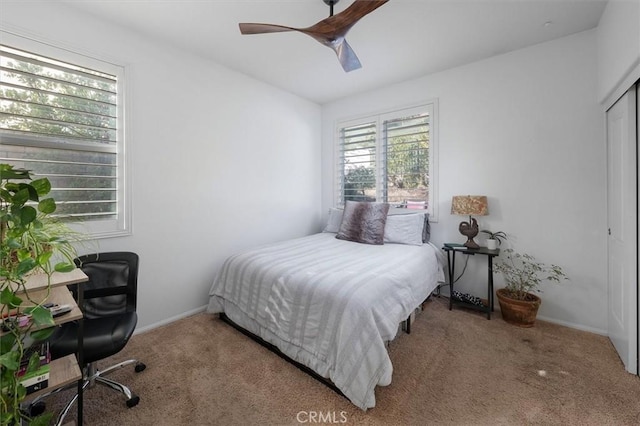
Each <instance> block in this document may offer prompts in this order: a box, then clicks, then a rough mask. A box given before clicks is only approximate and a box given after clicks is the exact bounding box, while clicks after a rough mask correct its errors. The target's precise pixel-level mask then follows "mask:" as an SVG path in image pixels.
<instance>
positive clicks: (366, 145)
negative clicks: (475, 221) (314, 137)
mask: <svg viewBox="0 0 640 426" xmlns="http://www.w3.org/2000/svg"><path fill="white" fill-rule="evenodd" d="M436 110H437V109H436V102H435V101H434V102H432V103H429V104H425V105H422V106H418V107H413V108H407V109H402V110H398V111H393V112H388V113H384V114H379V115H375V116H369V117H363V118H362V119H358V120H350V121H345V122H341V123H339V124H338V129H337V130H338V148H337V153H338V155H337V167H336V170H337V176H336V182H337V189H336V195H337V197H336V198H337V200H336V202H337V204H338V205H343V204H344V202H345V201H347V200H353V201H378V202H386V203H390V204H392V205H395V206H402V207H407V206H409V207H413V208H420V207H424V208H427V209H428V210H429V212H430V215H431V217H432V219H435V213H436V212H435V205H434V202H433V200H434V199H435V198H434V194H435V191H436V188H435V172H436V165H435V162H434V158H435V155H434V154H435V151H436V135H435V132H434V128H435V126H436V123H435V120H436V118H435V114H436Z"/></svg>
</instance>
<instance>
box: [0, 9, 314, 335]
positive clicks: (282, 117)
mask: <svg viewBox="0 0 640 426" xmlns="http://www.w3.org/2000/svg"><path fill="white" fill-rule="evenodd" d="M1 12H2V15H0V19H1V21H0V28H2V29H3V30H11V31H16V30H17V31H18V32H20V33H23V34H30V35H34V36H35V37H36V38H39V39H44V40H45V41H48V42H51V43H54V44H55V45H58V46H60V45H62V46H63V47H68V48H70V49H72V50H76V51H80V52H81V53H91V54H93V55H98V56H99V57H101V58H103V59H104V58H106V59H113V60H115V61H116V62H118V63H120V64H124V65H126V66H127V69H126V73H127V86H128V88H129V92H128V97H129V99H128V103H127V106H128V108H129V121H128V122H127V126H128V128H129V129H128V130H129V133H128V139H127V145H128V149H129V151H128V152H129V154H130V156H131V160H132V169H131V171H132V176H131V177H132V184H133V185H132V190H133V197H132V200H133V235H132V236H130V237H125V238H114V239H105V240H100V241H99V246H98V249H99V250H101V251H111V250H132V251H136V252H138V253H139V255H140V257H141V269H140V275H139V299H138V300H139V302H138V312H139V318H140V320H139V324H138V328H139V329H140V328H144V327H147V326H150V325H152V324H158V323H160V322H164V321H166V320H167V319H170V318H172V317H176V316H179V315H182V314H184V313H186V312H190V311H193V310H195V309H198V308H200V307H202V306H204V305H205V304H206V302H207V294H208V290H209V287H210V285H211V282H212V279H213V276H214V274H215V272H216V269H217V268H218V267H219V266H220V264H221V262H222V261H223V260H224V258H226V257H227V256H228V255H230V254H232V253H233V252H234V251H236V250H238V249H242V248H244V247H249V246H255V245H257V244H261V243H265V242H269V241H274V240H280V239H285V238H289V237H296V236H301V235H306V234H308V233H311V232H313V231H315V230H317V228H318V226H319V225H318V224H319V222H318V221H319V220H320V214H321V213H320V212H321V210H320V197H319V195H318V194H319V193H320V187H321V183H320V164H319V161H318V159H319V158H320V152H321V148H320V121H321V111H320V107H319V106H318V105H316V104H313V103H311V102H308V101H306V100H302V99H300V98H298V97H295V96H293V95H290V94H288V93H286V92H283V91H281V90H279V89H276V88H274V87H272V86H268V85H266V84H264V83H261V82H258V81H256V80H253V79H251V78H248V77H246V76H244V75H241V74H239V73H236V72H234V71H231V70H229V69H226V68H224V67H222V66H219V65H217V64H215V63H212V62H208V61H205V60H203V59H201V58H198V57H195V56H191V55H187V54H184V53H182V52H181V51H178V50H174V49H172V48H170V47H168V46H166V45H164V44H158V43H154V42H152V41H149V40H146V39H144V38H142V37H140V36H138V35H136V34H133V33H131V32H128V31H126V30H124V29H122V28H117V27H113V26H111V25H109V24H107V23H105V22H101V21H99V20H96V19H94V18H92V17H90V16H87V15H83V14H82V13H81V12H78V11H76V10H75V9H72V8H67V7H65V6H64V5H60V4H54V5H52V4H51V3H50V2H39V3H37V5H34V4H33V3H30V2H12V3H6V2H4V3H3V5H2V11H1ZM176 83H177V84H176Z"/></svg>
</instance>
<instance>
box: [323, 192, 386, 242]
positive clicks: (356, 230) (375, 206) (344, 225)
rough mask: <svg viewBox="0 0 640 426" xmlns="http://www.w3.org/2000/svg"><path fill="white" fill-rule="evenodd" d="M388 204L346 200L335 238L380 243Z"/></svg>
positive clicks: (382, 237)
mask: <svg viewBox="0 0 640 426" xmlns="http://www.w3.org/2000/svg"><path fill="white" fill-rule="evenodd" d="M388 212H389V204H386V203H367V202H356V201H347V202H346V204H345V206H344V213H343V214H342V222H341V223H340V229H339V230H338V234H337V235H336V238H337V239H339V240H346V241H354V242H356V243H364V244H375V245H382V244H383V243H384V225H385V224H386V222H387V213H388Z"/></svg>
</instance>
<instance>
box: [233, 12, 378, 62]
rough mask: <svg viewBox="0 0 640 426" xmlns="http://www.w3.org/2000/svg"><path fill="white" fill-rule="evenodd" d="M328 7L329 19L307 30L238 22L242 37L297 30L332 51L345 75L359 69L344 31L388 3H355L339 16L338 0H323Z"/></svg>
mask: <svg viewBox="0 0 640 426" xmlns="http://www.w3.org/2000/svg"><path fill="white" fill-rule="evenodd" d="M322 1H323V2H324V3H325V4H327V5H328V6H329V10H330V12H329V17H328V18H326V19H323V20H322V21H320V22H318V23H317V24H315V25H312V26H310V27H307V28H294V27H287V26H284V25H274V24H254V23H241V24H240V32H241V33H242V34H266V33H278V32H286V31H298V32H300V33H303V34H306V35H308V36H310V37H313V38H314V39H316V40H317V41H318V42H320V43H322V44H324V45H325V46H327V47H330V48H331V49H333V51H334V52H336V55H337V56H338V60H339V61H340V64H341V65H342V68H343V69H344V70H345V72H349V71H353V70H356V69H358V68H361V67H362V65H361V64H360V60H359V59H358V57H357V56H356V54H355V52H354V51H353V49H352V48H351V46H349V43H347V40H345V36H346V35H347V32H348V31H349V30H350V29H351V27H353V25H354V24H355V23H356V22H358V21H359V20H360V19H361V18H362V17H364V16H366V15H368V14H369V13H371V12H373V11H374V10H376V9H377V8H379V7H380V6H382V5H383V4H385V3H386V2H388V1H389V0H355V1H354V2H353V3H352V4H351V5H350V6H349V7H347V8H346V9H345V10H343V11H342V12H340V13H338V14H335V15H334V14H333V6H334V5H335V4H336V3H338V1H339V0H322Z"/></svg>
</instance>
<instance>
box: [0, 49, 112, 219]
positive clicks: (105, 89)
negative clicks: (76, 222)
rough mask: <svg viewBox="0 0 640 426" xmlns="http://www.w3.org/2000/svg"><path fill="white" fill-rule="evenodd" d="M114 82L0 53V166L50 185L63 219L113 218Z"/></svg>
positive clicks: (87, 72) (14, 52)
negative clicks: (24, 171) (26, 172)
mask: <svg viewBox="0 0 640 426" xmlns="http://www.w3.org/2000/svg"><path fill="white" fill-rule="evenodd" d="M116 89H117V79H116V77H115V76H113V75H109V74H105V73H103V72H98V71H95V70H92V69H88V68H85V67H80V66H76V65H73V64H69V63H65V62H61V61H58V60H54V59H50V58H46V57H43V56H39V55H36V54H33V53H29V52H25V51H21V50H18V49H14V48H11V47H8V46H0V137H1V138H2V143H1V144H0V162H3V163H9V164H13V165H14V166H16V167H20V168H24V169H28V170H32V171H33V174H34V175H35V176H46V177H48V178H49V180H50V181H51V185H52V188H53V190H52V192H51V195H52V196H53V197H54V198H55V199H56V201H57V204H58V210H57V211H56V214H58V215H60V216H61V217H66V218H73V219H80V218H81V219H83V220H91V219H105V218H112V217H114V216H115V215H116V214H117V203H118V196H117V177H118V173H117V168H118V164H117V138H118V130H117V126H118V120H117V111H118V109H117V100H118V97H117V90H116Z"/></svg>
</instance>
